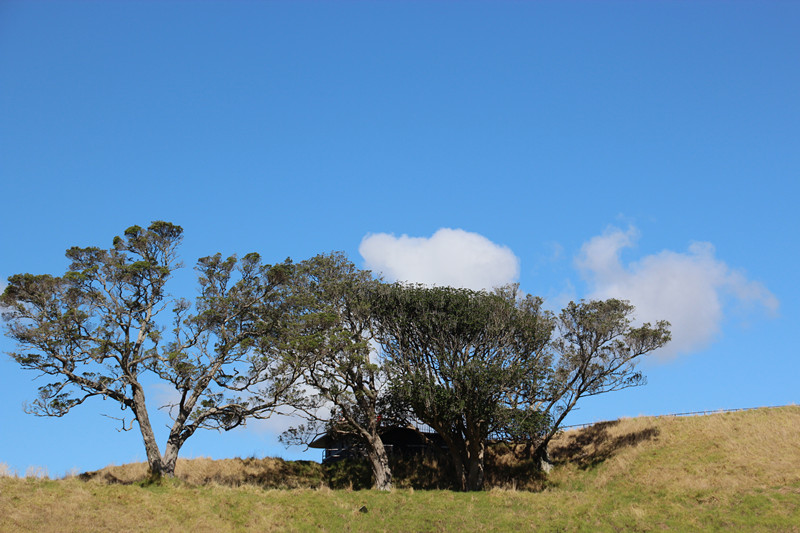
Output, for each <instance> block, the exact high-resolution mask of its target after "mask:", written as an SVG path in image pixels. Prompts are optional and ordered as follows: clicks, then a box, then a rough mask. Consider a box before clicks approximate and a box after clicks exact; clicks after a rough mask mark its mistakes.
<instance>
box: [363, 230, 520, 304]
mask: <svg viewBox="0 0 800 533" xmlns="http://www.w3.org/2000/svg"><path fill="white" fill-rule="evenodd" d="M358 251H359V252H360V253H361V256H362V257H363V258H364V261H365V263H366V267H367V268H369V269H370V270H373V271H376V272H380V273H382V274H383V275H384V276H386V277H387V278H389V279H392V280H397V281H409V282H414V283H424V284H428V285H449V286H454V287H467V288H470V289H491V288H493V287H497V286H499V285H505V284H507V283H512V282H514V281H516V280H517V278H518V277H519V259H518V258H517V256H516V255H514V253H513V252H512V251H511V250H510V249H509V248H508V247H506V246H502V245H499V244H495V243H493V242H492V241H490V240H489V239H487V238H486V237H484V236H482V235H479V234H477V233H471V232H468V231H464V230H462V229H450V228H442V229H440V230H438V231H437V232H436V233H434V234H433V235H432V236H431V237H409V236H408V235H402V236H400V237H395V236H394V235H391V234H387V233H374V234H369V235H367V236H365V237H364V238H363V239H362V241H361V245H360V246H359V248H358Z"/></svg>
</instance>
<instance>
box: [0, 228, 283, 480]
mask: <svg viewBox="0 0 800 533" xmlns="http://www.w3.org/2000/svg"><path fill="white" fill-rule="evenodd" d="M182 234H183V230H182V228H181V227H180V226H176V225H174V224H171V223H169V222H162V221H156V222H153V223H152V224H151V225H150V226H149V227H148V228H147V229H144V228H141V227H139V226H132V227H130V228H128V229H127V230H125V233H124V235H123V236H122V237H115V238H114V240H113V247H111V248H110V249H101V248H96V247H89V248H80V247H73V248H70V249H69V250H68V251H67V258H68V259H69V260H70V266H69V270H68V271H67V272H66V273H65V274H64V275H63V276H60V277H54V276H51V275H46V274H45V275H32V274H18V275H14V276H11V277H10V278H9V284H8V286H7V287H6V289H5V291H4V293H3V295H2V297H1V298H0V303H2V305H3V306H4V310H3V318H4V319H5V321H6V324H7V333H8V335H9V336H10V337H11V338H13V339H14V340H16V341H17V344H18V351H16V352H12V353H10V355H11V356H12V357H13V358H14V359H15V360H16V362H17V363H19V364H20V365H21V366H22V367H23V368H27V369H31V370H35V371H37V372H39V373H41V374H43V375H46V376H48V377H49V378H50V381H49V383H47V384H45V385H43V386H41V387H40V388H39V398H38V399H37V400H35V401H34V402H33V404H32V405H31V407H30V410H31V411H32V412H33V413H35V414H38V415H45V416H63V415H65V414H66V413H68V412H69V411H70V410H71V409H73V408H74V407H76V406H78V405H80V404H82V403H83V402H85V401H86V400H88V399H89V398H92V397H103V398H107V399H111V400H114V401H115V402H117V404H118V405H119V408H120V409H122V410H123V411H124V410H128V409H130V411H131V412H132V416H133V421H135V422H136V424H137V425H138V427H139V431H140V432H141V435H142V439H143V442H144V446H145V451H146V454H147V460H148V464H149V468H150V471H151V472H152V473H153V474H155V475H162V474H166V475H172V474H173V472H174V469H175V463H176V460H177V457H178V452H179V450H180V448H181V446H182V445H183V443H184V442H185V441H186V439H188V438H189V437H190V436H191V435H192V434H193V433H194V432H195V431H196V430H197V429H200V428H215V429H224V430H228V429H232V428H234V427H237V426H239V425H241V424H244V423H245V422H246V420H247V419H248V418H263V417H267V416H269V415H270V414H271V413H272V412H273V410H274V409H275V408H276V407H277V406H279V405H281V404H282V403H284V402H285V400H286V399H287V398H288V397H289V396H291V394H292V393H293V386H294V384H295V379H296V371H297V370H296V368H295V367H294V366H292V365H289V364H286V361H284V360H282V359H281V355H280V350H279V348H280V346H279V343H280V339H281V338H282V337H281V334H280V332H281V328H282V327H283V325H282V324H283V320H282V318H281V317H282V316H283V315H284V313H285V308H284V304H283V301H284V300H283V297H282V293H283V291H284V285H283V280H284V279H285V278H286V276H287V274H288V272H289V271H290V270H291V269H292V268H293V267H292V265H291V263H288V262H287V263H284V264H280V265H276V266H269V265H263V264H261V261H260V258H259V256H258V255H257V254H249V255H246V256H245V257H243V258H242V259H241V260H239V259H237V258H236V257H229V258H227V259H224V260H223V259H222V257H221V256H220V255H219V254H218V255H215V256H210V257H206V258H203V259H200V260H199V261H198V264H197V271H198V274H199V285H200V295H199V296H198V298H197V301H196V304H195V307H194V313H191V312H190V311H191V310H192V306H191V305H190V303H189V302H188V301H187V300H183V299H176V300H173V299H170V298H169V297H168V295H167V293H166V284H167V281H168V280H169V278H170V276H171V274H172V273H173V271H174V270H175V269H176V268H179V266H180V263H179V262H178V259H177V248H178V246H179V244H180V242H181V238H182ZM162 315H169V316H170V322H171V329H169V330H168V329H167V327H166V323H165V322H164V321H159V319H160V318H161V317H162ZM147 375H153V376H156V377H158V378H160V379H161V380H162V381H163V382H165V383H168V384H169V385H171V386H172V388H173V389H174V397H175V398H176V399H175V402H174V403H173V404H172V405H170V406H169V407H170V413H171V415H172V417H173V423H172V426H171V427H170V430H169V436H168V439H167V442H166V446H165V448H164V453H163V455H162V453H161V451H160V449H159V447H158V444H157V443H156V436H155V433H154V431H153V427H152V424H151V422H150V416H149V411H148V404H147V402H146V398H145V387H144V385H143V381H142V379H143V378H144V377H145V376H147ZM122 421H123V428H124V429H130V428H131V427H132V426H126V424H125V421H124V418H123V419H122ZM133 421H132V422H131V424H132V423H133Z"/></svg>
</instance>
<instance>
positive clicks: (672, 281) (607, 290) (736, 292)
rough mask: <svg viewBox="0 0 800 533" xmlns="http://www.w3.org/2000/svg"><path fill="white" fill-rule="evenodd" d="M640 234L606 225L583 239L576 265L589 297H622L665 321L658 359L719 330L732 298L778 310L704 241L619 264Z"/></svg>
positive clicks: (645, 316) (639, 311) (691, 347)
mask: <svg viewBox="0 0 800 533" xmlns="http://www.w3.org/2000/svg"><path fill="white" fill-rule="evenodd" d="M638 238H639V232H638V230H637V229H636V228H634V227H629V228H628V229H627V230H625V231H623V230H621V229H619V228H617V227H610V228H609V229H608V230H606V232H605V233H603V234H602V235H599V236H597V237H594V238H592V239H590V240H589V241H588V242H586V243H584V245H583V247H582V248H581V252H580V254H579V255H578V257H577V259H576V266H577V268H578V270H579V271H580V272H581V273H582V274H583V276H584V277H585V278H586V280H587V281H588V282H589V283H590V286H591V290H590V294H589V298H599V299H604V298H623V299H626V300H630V302H631V303H632V304H633V305H635V306H636V316H637V318H638V319H639V320H640V321H643V322H654V321H656V320H661V319H665V320H669V321H670V322H671V324H672V342H671V343H670V344H669V345H667V346H666V347H665V348H663V349H662V350H660V351H659V355H661V356H662V357H669V356H674V355H676V354H679V353H688V352H692V351H696V350H700V349H702V348H704V347H706V346H707V345H708V344H709V343H711V342H712V341H713V340H714V339H715V338H716V337H717V335H718V334H719V331H720V327H721V324H722V320H723V316H724V313H725V308H726V302H730V301H735V302H738V303H742V304H748V305H753V306H757V307H761V308H763V309H766V310H767V311H769V312H771V313H775V312H777V309H778V305H779V304H778V299H777V298H776V297H775V296H774V295H773V294H772V293H771V292H770V291H769V290H768V289H767V288H766V287H765V286H764V285H762V284H761V283H759V282H756V281H751V280H748V279H747V277H746V276H745V275H744V274H743V273H742V272H740V271H737V270H734V269H732V268H731V267H729V266H728V265H727V264H726V263H725V262H723V261H721V260H719V259H717V258H716V257H715V250H714V247H713V246H712V245H711V244H710V243H707V242H695V243H692V244H691V245H690V246H689V248H688V250H687V251H686V252H683V253H681V252H674V251H670V250H664V251H662V252H660V253H657V254H653V255H648V256H646V257H644V258H642V259H640V260H638V261H634V262H631V263H629V264H623V262H622V261H621V259H620V252H621V251H622V250H623V249H624V248H630V247H633V246H634V245H635V244H636V241H637V239H638Z"/></svg>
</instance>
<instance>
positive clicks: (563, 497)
mask: <svg viewBox="0 0 800 533" xmlns="http://www.w3.org/2000/svg"><path fill="white" fill-rule="evenodd" d="M552 455H553V457H554V458H556V459H557V460H558V464H557V466H556V468H555V469H554V470H553V472H552V473H551V475H550V476H549V478H548V481H547V483H546V484H545V485H544V488H543V489H542V490H539V491H537V492H529V491H521V490H507V489H499V488H493V489H490V490H487V491H484V492H480V493H458V492H452V491H447V490H414V489H396V490H394V491H392V492H391V493H380V492H376V491H369V490H349V489H338V490H332V489H330V488H328V486H327V485H326V484H325V482H324V480H325V472H324V471H323V470H322V469H321V468H320V467H319V466H315V465H314V464H313V463H310V464H301V465H294V464H293V463H285V462H280V461H278V460H258V459H242V460H227V462H218V461H210V460H192V461H186V462H184V463H183V470H184V472H183V474H182V475H181V474H180V473H179V477H180V478H181V479H176V480H168V481H165V482H157V483H146V482H143V481H142V480H141V479H140V480H138V481H137V480H132V479H128V480H126V479H123V478H124V474H125V473H126V472H127V474H125V475H131V476H132V475H133V474H132V472H133V467H132V466H130V465H126V466H124V467H111V468H109V469H104V471H101V473H98V474H97V475H94V476H84V479H81V478H79V477H73V478H69V479H63V480H47V479H41V478H20V477H16V476H8V475H7V476H6V477H3V478H0V531H114V530H125V531H193V532H203V531H371V532H372V531H663V530H667V531H770V532H772V531H781V532H784V531H797V532H800V407H786V408H779V409H770V410H758V411H751V412H743V413H730V414H719V415H710V416H706V417H695V418H664V419H653V418H636V419H626V420H621V421H618V422H614V423H609V424H602V425H596V426H594V427H592V428H586V429H584V430H580V431H575V432H570V433H566V434H564V435H562V436H561V437H560V438H559V439H558V441H557V442H555V443H554V445H553V448H552ZM195 462H196V464H194V463H195ZM217 463H220V464H217ZM126 469H127V470H126ZM259 469H262V470H261V471H262V474H261V475H258V474H257V472H259ZM512 470H513V469H512ZM112 472H114V473H113V474H112ZM237 472H238V474H237ZM265 472H266V473H265ZM267 473H268V474H269V475H267ZM105 474H109V475H110V476H111V477H106V476H105ZM517 474H519V472H517ZM303 475H305V476H306V477H305V478H303V477H302V476H303ZM337 475H339V476H343V475H344V473H343V472H341V471H340V472H338V473H337ZM193 476H194V477H193ZM281 476H284V477H283V478H282V477H281ZM86 479H88V480H86ZM142 479H144V478H142ZM192 479H195V480H197V479H199V480H204V481H202V482H197V481H192ZM303 479H305V480H306V481H305V482H303V481H302V480H303ZM237 480H238V481H237ZM508 481H509V480H508V479H506V480H505V484H506V485H508ZM340 482H341V480H340ZM523 482H524V480H515V484H518V483H523ZM303 483H306V485H303ZM281 485H283V486H291V485H295V486H306V487H315V488H283V489H276V488H265V487H269V486H281ZM362 508H363V509H364V510H365V511H366V512H362V511H361V509H362Z"/></svg>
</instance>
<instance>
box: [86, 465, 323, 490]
mask: <svg viewBox="0 0 800 533" xmlns="http://www.w3.org/2000/svg"><path fill="white" fill-rule="evenodd" d="M79 477H80V478H81V479H82V480H84V481H95V482H102V483H119V484H123V485H125V484H132V483H139V482H142V481H144V480H146V479H147V463H131V464H126V465H122V466H107V467H105V468H103V469H102V470H98V471H96V472H87V473H85V474H81V475H80V476H79ZM175 477H176V478H178V479H179V480H181V481H183V482H185V483H188V484H190V485H208V484H218V485H226V486H230V487H238V486H241V485H255V486H259V487H261V488H275V489H296V488H318V487H320V486H322V485H323V484H324V471H323V468H322V465H320V464H319V463H316V462H313V461H284V460H283V459H276V458H271V457H266V458H264V459H256V458H248V459H240V458H235V459H217V460H214V459H209V458H205V457H201V458H197V459H178V464H177V465H176V466H175Z"/></svg>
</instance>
